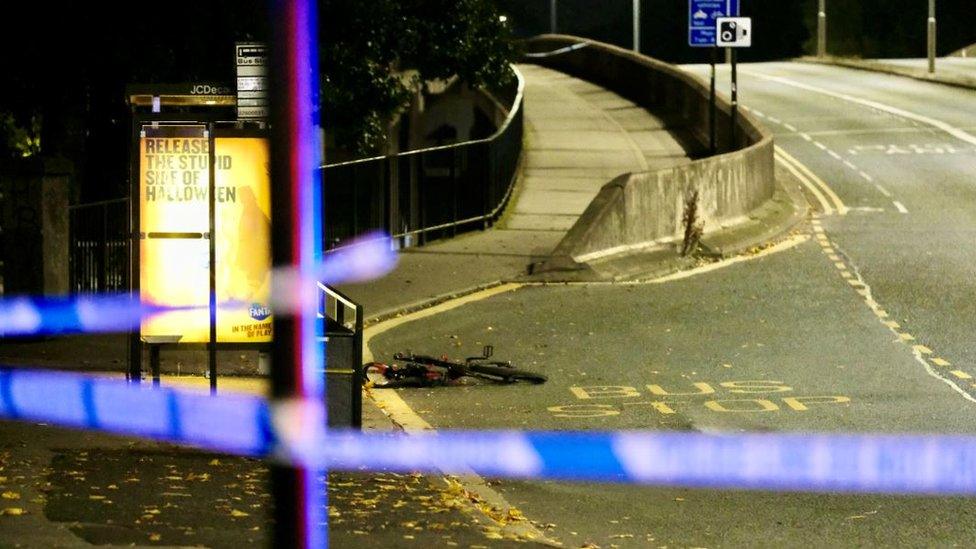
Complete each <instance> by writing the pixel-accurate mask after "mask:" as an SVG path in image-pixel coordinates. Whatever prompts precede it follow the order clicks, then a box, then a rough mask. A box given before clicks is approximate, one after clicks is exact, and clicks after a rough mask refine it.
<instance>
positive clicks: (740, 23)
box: [715, 17, 752, 48]
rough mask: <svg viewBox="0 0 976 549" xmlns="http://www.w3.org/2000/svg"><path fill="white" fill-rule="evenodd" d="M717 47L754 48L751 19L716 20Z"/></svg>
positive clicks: (725, 18)
mask: <svg viewBox="0 0 976 549" xmlns="http://www.w3.org/2000/svg"><path fill="white" fill-rule="evenodd" d="M715 45H716V46H718V47H720V48H748V47H750V46H752V18H751V17H719V18H718V19H716V20H715Z"/></svg>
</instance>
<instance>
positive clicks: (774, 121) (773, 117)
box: [767, 116, 783, 124]
mask: <svg viewBox="0 0 976 549" xmlns="http://www.w3.org/2000/svg"><path fill="white" fill-rule="evenodd" d="M767 118H769V121H770V122H772V123H773V124H782V123H783V121H782V120H780V119H779V118H776V117H775V116H769V117H767Z"/></svg>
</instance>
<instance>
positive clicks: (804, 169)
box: [776, 146, 848, 215]
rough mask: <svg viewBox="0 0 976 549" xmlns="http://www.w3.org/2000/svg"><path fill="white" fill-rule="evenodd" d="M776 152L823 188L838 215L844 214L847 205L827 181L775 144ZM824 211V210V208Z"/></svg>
mask: <svg viewBox="0 0 976 549" xmlns="http://www.w3.org/2000/svg"><path fill="white" fill-rule="evenodd" d="M776 153H777V154H778V155H779V157H780V158H781V159H783V160H785V161H786V163H787V164H790V165H791V166H792V167H793V168H795V169H796V170H797V171H799V172H800V173H802V174H804V175H805V176H806V177H807V179H809V180H810V181H812V182H813V183H815V184H816V185H817V186H819V187H820V188H821V189H822V190H823V192H824V194H826V195H827V196H829V197H830V199H831V200H832V201H833V203H834V205H835V207H836V209H837V213H839V214H840V215H846V214H847V210H848V208H847V206H845V205H844V201H843V200H841V199H840V197H839V196H837V193H835V192H834V190H833V189H831V188H830V185H827V183H825V182H824V180H822V179H820V178H819V177H817V175H816V174H815V173H813V172H812V171H810V169H809V168H807V167H806V166H804V165H803V163H802V162H800V161H799V160H797V159H796V158H793V157H792V156H790V154H789V153H788V152H786V151H784V150H783V149H782V148H780V147H778V146H777V147H776ZM790 171H791V172H793V174H794V175H796V172H794V170H792V169H791V170H790ZM802 180H803V179H802V178H801V181H802ZM814 196H816V193H815V194H814ZM818 200H819V199H818ZM825 212H826V210H825Z"/></svg>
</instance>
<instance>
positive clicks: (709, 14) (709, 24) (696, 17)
mask: <svg viewBox="0 0 976 549" xmlns="http://www.w3.org/2000/svg"><path fill="white" fill-rule="evenodd" d="M738 15H739V0H688V45H689V46H691V47H693V48H710V47H712V46H714V45H715V20H716V19H718V18H719V17H735V16H738Z"/></svg>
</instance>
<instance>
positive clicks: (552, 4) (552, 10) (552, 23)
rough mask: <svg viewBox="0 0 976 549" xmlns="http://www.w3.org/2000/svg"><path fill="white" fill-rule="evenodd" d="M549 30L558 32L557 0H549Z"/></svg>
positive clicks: (553, 32) (554, 32)
mask: <svg viewBox="0 0 976 549" xmlns="http://www.w3.org/2000/svg"><path fill="white" fill-rule="evenodd" d="M549 32H550V33H552V34H556V0H549Z"/></svg>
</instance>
